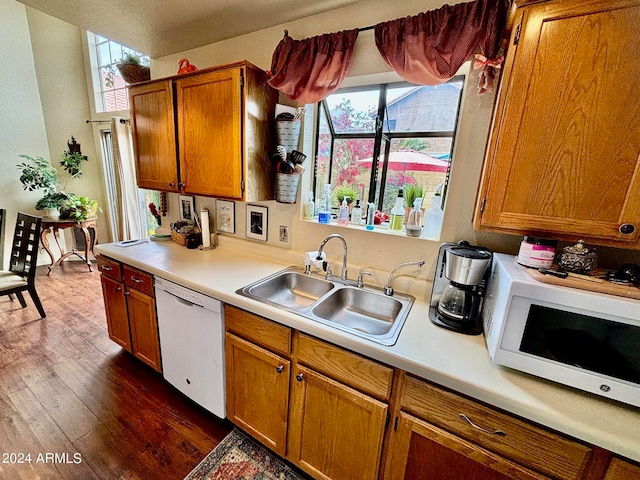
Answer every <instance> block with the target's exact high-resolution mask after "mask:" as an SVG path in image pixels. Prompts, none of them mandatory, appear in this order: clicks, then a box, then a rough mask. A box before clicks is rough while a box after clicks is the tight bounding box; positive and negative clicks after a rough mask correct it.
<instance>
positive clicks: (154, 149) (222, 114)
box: [129, 61, 278, 201]
mask: <svg viewBox="0 0 640 480" xmlns="http://www.w3.org/2000/svg"><path fill="white" fill-rule="evenodd" d="M266 80H267V76H266V74H265V72H263V71H262V70H260V69H259V68H257V67H255V66H254V65H252V64H250V63H249V62H244V61H242V62H237V63H233V64H229V65H224V66H220V67H216V68H210V69H206V70H202V71H199V72H196V73H193V74H189V75H182V76H175V77H170V78H164V79H159V80H153V81H150V82H145V83H141V84H136V85H133V86H131V87H130V88H129V96H130V99H131V102H130V105H131V118H132V125H133V139H134V147H135V154H136V171H137V176H138V186H139V187H141V188H151V189H155V190H164V191H170V192H182V193H185V194H190V195H203V196H212V197H221V198H230V199H234V200H242V201H260V200H272V199H274V198H275V197H274V181H275V171H274V169H273V166H272V165H271V163H270V161H269V153H271V151H272V150H273V145H274V140H275V139H274V132H273V123H274V119H273V116H274V110H275V104H276V101H277V97H278V95H277V91H276V90H275V89H273V88H271V87H270V86H268V85H267V83H266Z"/></svg>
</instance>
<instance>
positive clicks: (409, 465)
mask: <svg viewBox="0 0 640 480" xmlns="http://www.w3.org/2000/svg"><path fill="white" fill-rule="evenodd" d="M401 383H402V384H403V387H402V390H401V392H400V393H399V398H400V407H399V409H400V412H399V413H398V414H397V420H394V431H393V432H392V434H391V438H390V448H389V451H388V458H387V464H386V472H385V479H397V478H418V477H416V476H415V475H416V474H417V473H416V472H419V471H421V470H422V469H423V468H427V467H426V466H425V465H423V464H424V462H425V461H426V460H425V458H433V459H435V460H434V463H430V462H427V463H429V465H428V468H429V469H434V473H433V474H432V475H433V476H431V474H430V475H426V474H425V475H423V476H422V477H420V478H424V479H432V478H446V476H445V477H443V476H442V473H440V474H439V475H440V476H439V475H438V474H437V472H438V471H440V472H442V471H445V472H446V471H447V470H441V469H442V468H446V465H447V464H451V467H450V468H452V469H455V470H454V471H455V472H456V473H455V475H453V476H451V477H449V478H478V479H507V478H526V479H529V478H559V479H577V478H602V474H603V468H602V466H601V464H600V463H599V461H594V455H593V451H592V449H591V447H589V446H587V445H583V444H580V443H578V442H575V441H574V440H571V439H568V438H565V437H563V436H560V435H557V434H555V433H552V432H550V431H548V430H546V429H543V428H540V427H538V426H536V425H533V424H531V423H529V422H526V421H523V420H520V419H517V418H515V417H513V416H511V415H508V414H506V413H503V412H500V411H497V410H495V409H493V408H490V407H487V406H485V405H482V404H480V403H478V402H475V401H473V400H470V399H468V398H465V397H462V396H460V395H457V394H455V393H453V392H450V391H447V390H444V389H442V388H440V387H437V386H435V385H433V384H431V383H429V382H426V381H424V380H421V379H418V378H415V377H413V376H410V375H406V377H405V378H404V381H403V382H401ZM396 422H397V423H396ZM429 471H431V470H429ZM402 472H404V473H402Z"/></svg>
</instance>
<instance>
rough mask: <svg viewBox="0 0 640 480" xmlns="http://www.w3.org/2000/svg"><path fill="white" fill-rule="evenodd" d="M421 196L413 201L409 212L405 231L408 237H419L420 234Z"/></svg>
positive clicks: (421, 218)
mask: <svg viewBox="0 0 640 480" xmlns="http://www.w3.org/2000/svg"><path fill="white" fill-rule="evenodd" d="M422 220H423V215H422V198H416V199H415V200H414V201H413V210H411V211H410V212H409V218H408V219H407V225H406V226H405V233H406V234H407V236H408V237H419V236H420V235H421V234H422Z"/></svg>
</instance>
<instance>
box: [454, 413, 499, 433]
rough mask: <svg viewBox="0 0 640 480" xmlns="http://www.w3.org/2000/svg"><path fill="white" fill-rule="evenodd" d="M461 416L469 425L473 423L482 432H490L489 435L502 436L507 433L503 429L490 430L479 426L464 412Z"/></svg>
mask: <svg viewBox="0 0 640 480" xmlns="http://www.w3.org/2000/svg"><path fill="white" fill-rule="evenodd" d="M459 416H460V418H461V419H462V420H465V421H466V422H467V423H468V424H469V425H471V426H472V427H473V428H476V429H478V430H480V431H481V432H484V433H488V434H489V435H498V436H500V437H504V436H506V435H507V434H506V433H504V432H503V431H502V430H488V429H486V428H482V427H479V426H478V425H476V424H475V423H473V422H472V421H471V419H470V418H469V417H467V416H466V415H465V414H464V413H460V414H459Z"/></svg>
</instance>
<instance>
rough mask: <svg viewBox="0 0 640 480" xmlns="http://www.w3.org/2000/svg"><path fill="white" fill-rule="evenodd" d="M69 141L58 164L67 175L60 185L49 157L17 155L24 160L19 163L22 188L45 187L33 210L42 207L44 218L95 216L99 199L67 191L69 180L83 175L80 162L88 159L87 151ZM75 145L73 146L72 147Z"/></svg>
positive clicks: (56, 171)
mask: <svg viewBox="0 0 640 480" xmlns="http://www.w3.org/2000/svg"><path fill="white" fill-rule="evenodd" d="M72 141H73V143H71V144H69V146H70V148H69V150H67V151H65V152H64V153H63V155H62V157H61V159H60V165H61V166H62V168H63V170H64V172H65V173H66V175H67V177H68V178H67V179H66V181H65V183H64V185H62V184H61V183H60V181H59V172H58V170H57V169H56V168H55V167H54V166H53V165H52V164H51V162H50V161H49V160H46V159H44V158H42V157H31V156H29V155H24V154H23V155H20V157H21V158H24V159H25V161H24V162H22V163H20V164H18V165H17V167H18V169H19V170H20V182H21V183H22V186H23V188H24V189H25V190H28V191H34V190H40V189H42V190H44V196H43V197H42V198H41V199H40V200H38V202H37V203H36V205H35V208H36V210H44V214H45V217H47V218H59V217H60V218H71V219H74V220H86V219H87V218H89V217H91V216H95V214H96V212H97V211H98V210H99V206H98V203H97V202H96V201H95V200H91V199H89V198H86V197H79V196H77V195H74V194H73V193H68V192H67V191H66V189H67V186H68V185H69V182H70V181H71V180H72V179H74V178H79V177H81V176H82V163H83V162H85V161H88V158H87V156H86V155H82V154H81V153H80V151H79V145H78V144H76V143H75V140H74V139H73V137H72ZM73 145H77V149H76V148H71V147H72V146H73Z"/></svg>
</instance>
